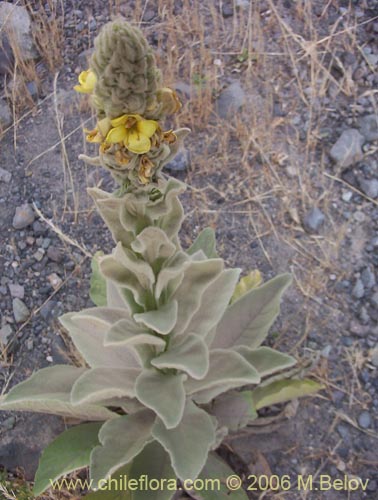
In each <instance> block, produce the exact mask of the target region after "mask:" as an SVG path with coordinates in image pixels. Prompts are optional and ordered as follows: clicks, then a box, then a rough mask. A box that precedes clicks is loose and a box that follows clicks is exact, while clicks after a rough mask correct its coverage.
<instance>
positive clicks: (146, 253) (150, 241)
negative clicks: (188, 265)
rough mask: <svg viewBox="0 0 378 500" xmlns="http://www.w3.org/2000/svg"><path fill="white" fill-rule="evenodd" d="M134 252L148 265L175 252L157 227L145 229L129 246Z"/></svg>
mask: <svg viewBox="0 0 378 500" xmlns="http://www.w3.org/2000/svg"><path fill="white" fill-rule="evenodd" d="M131 248H132V249H133V250H134V252H137V253H140V254H141V255H142V256H143V258H144V260H146V261H147V262H148V263H149V264H153V263H155V262H156V261H157V260H165V259H168V258H169V257H172V255H173V254H174V253H175V251H176V247H175V245H174V244H173V243H172V242H171V241H170V240H169V238H168V236H167V235H166V233H165V232H164V231H162V230H161V229H160V228H158V227H147V228H145V229H143V231H142V232H141V233H140V234H139V235H138V236H137V238H136V240H135V241H133V243H132V244H131Z"/></svg>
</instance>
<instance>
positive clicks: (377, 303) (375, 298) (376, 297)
mask: <svg viewBox="0 0 378 500" xmlns="http://www.w3.org/2000/svg"><path fill="white" fill-rule="evenodd" d="M370 303H371V305H372V306H373V307H376V308H378V292H375V293H374V294H373V295H372V296H371V297H370Z"/></svg>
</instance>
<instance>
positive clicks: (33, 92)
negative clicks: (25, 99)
mask: <svg viewBox="0 0 378 500" xmlns="http://www.w3.org/2000/svg"><path fill="white" fill-rule="evenodd" d="M26 88H27V89H28V92H29V94H30V97H31V98H32V99H33V101H38V85H37V83H36V82H35V81H32V82H27V84H26Z"/></svg>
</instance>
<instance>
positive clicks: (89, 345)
mask: <svg viewBox="0 0 378 500" xmlns="http://www.w3.org/2000/svg"><path fill="white" fill-rule="evenodd" d="M124 318H128V314H127V311H126V310H124V309H113V310H112V309H110V308H100V307H96V308H93V309H86V310H84V311H81V312H80V313H68V314H64V315H63V316H61V317H60V318H59V321H60V322H61V323H62V325H63V326H64V327H65V328H66V329H67V330H68V333H69V334H70V337H71V338H72V341H73V343H74V344H75V346H76V348H77V349H78V351H79V352H80V354H81V355H82V356H83V357H84V359H85V360H86V361H87V363H88V364H89V366H90V367H91V368H99V367H106V366H107V367H109V368H124V367H125V366H127V367H131V368H137V367H139V365H140V364H139V362H138V361H137V359H136V357H135V354H134V353H133V351H132V350H130V349H129V348H128V347H127V346H105V345H104V341H105V336H106V333H107V332H108V330H109V329H110V327H111V325H112V324H113V323H115V322H117V321H119V320H120V319H124Z"/></svg>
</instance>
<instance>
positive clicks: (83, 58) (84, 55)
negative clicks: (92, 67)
mask: <svg viewBox="0 0 378 500" xmlns="http://www.w3.org/2000/svg"><path fill="white" fill-rule="evenodd" d="M92 54H93V49H92V48H90V49H86V50H83V52H81V53H80V54H79V56H78V58H77V60H78V63H79V66H80V68H83V69H84V68H87V67H88V66H89V59H90V58H91V56H92Z"/></svg>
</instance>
